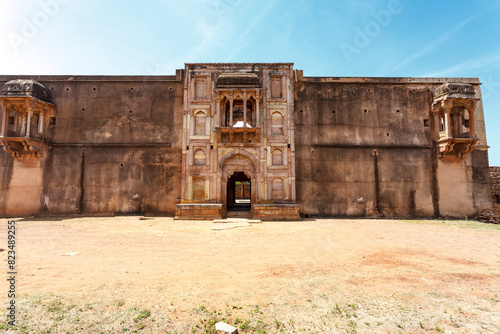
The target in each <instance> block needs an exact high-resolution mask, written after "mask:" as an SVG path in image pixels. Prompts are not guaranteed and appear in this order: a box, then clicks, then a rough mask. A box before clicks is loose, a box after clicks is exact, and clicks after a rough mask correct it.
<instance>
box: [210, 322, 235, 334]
mask: <svg viewBox="0 0 500 334" xmlns="http://www.w3.org/2000/svg"><path fill="white" fill-rule="evenodd" d="M215 329H216V330H217V333H219V332H221V333H224V334H225V333H227V334H238V328H236V327H233V326H231V325H229V324H226V323H225V322H218V323H216V324H215Z"/></svg>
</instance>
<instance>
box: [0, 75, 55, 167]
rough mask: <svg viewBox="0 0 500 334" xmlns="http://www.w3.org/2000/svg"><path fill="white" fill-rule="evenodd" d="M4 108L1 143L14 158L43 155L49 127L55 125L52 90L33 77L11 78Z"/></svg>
mask: <svg viewBox="0 0 500 334" xmlns="http://www.w3.org/2000/svg"><path fill="white" fill-rule="evenodd" d="M0 104H1V106H2V108H3V110H4V113H3V117H4V118H3V120H2V128H1V129H0V143H1V145H2V146H3V149H4V150H5V151H7V152H9V153H11V155H12V156H13V157H15V158H21V157H34V158H40V157H41V156H42V152H43V149H44V147H45V133H46V130H47V127H48V126H50V125H54V124H55V116H54V113H55V105H54V104H53V103H52V101H51V95H50V91H49V90H48V89H47V87H45V86H44V85H42V84H41V83H39V82H37V81H35V80H31V79H16V80H11V81H9V82H7V83H5V85H4V86H3V88H2V95H1V96H0Z"/></svg>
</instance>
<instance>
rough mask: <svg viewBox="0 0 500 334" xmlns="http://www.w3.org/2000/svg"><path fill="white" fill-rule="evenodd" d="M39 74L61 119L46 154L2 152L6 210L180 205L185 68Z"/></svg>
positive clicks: (107, 210)
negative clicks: (141, 73) (152, 72)
mask: <svg viewBox="0 0 500 334" xmlns="http://www.w3.org/2000/svg"><path fill="white" fill-rule="evenodd" d="M15 78H19V77H18V76H16V77H15ZM32 78H33V79H35V80H37V81H39V82H40V83H42V84H43V85H45V86H46V87H47V88H48V89H49V90H50V91H51V93H52V96H53V102H54V104H55V105H56V108H57V109H56V124H55V125H54V126H51V127H50V128H49V132H48V133H47V135H46V139H47V142H48V149H47V150H46V151H44V152H43V158H42V159H28V160H26V159H23V160H21V159H14V158H12V157H11V156H10V155H9V154H8V153H7V152H3V151H2V152H1V153H0V175H1V177H0V191H1V195H0V215H18V214H22V215H26V214H37V213H49V214H50V213H53V214H63V213H64V214H68V213H84V214H92V213H101V214H115V213H117V214H126V213H140V212H142V213H160V214H169V215H173V214H174V213H175V204H176V202H177V201H178V199H179V198H180V181H179V180H180V175H181V136H182V106H183V83H182V72H180V71H179V72H178V73H177V76H163V77H138V76H127V77H118V76H113V77H105V76H92V77H67V76H50V77H49V76H41V77H32ZM11 79H14V77H12V78H11V77H1V78H0V85H3V84H4V83H5V82H6V81H8V80H11Z"/></svg>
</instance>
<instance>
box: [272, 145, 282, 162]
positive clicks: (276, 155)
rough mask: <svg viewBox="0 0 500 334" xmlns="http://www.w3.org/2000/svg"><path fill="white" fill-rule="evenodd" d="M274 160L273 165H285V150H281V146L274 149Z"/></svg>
mask: <svg viewBox="0 0 500 334" xmlns="http://www.w3.org/2000/svg"><path fill="white" fill-rule="evenodd" d="M271 154H272V159H273V160H272V161H273V166H282V165H283V151H282V150H280V149H279V148H275V149H274V150H273V151H272V153H271Z"/></svg>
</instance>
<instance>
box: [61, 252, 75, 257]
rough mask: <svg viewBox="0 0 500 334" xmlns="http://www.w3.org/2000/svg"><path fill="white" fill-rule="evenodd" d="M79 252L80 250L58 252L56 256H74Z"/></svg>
mask: <svg viewBox="0 0 500 334" xmlns="http://www.w3.org/2000/svg"><path fill="white" fill-rule="evenodd" d="M78 254H80V252H69V253H66V254H59V255H58V256H75V255H78Z"/></svg>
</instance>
